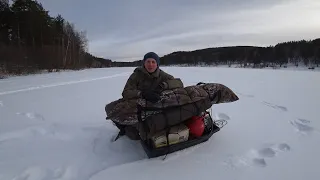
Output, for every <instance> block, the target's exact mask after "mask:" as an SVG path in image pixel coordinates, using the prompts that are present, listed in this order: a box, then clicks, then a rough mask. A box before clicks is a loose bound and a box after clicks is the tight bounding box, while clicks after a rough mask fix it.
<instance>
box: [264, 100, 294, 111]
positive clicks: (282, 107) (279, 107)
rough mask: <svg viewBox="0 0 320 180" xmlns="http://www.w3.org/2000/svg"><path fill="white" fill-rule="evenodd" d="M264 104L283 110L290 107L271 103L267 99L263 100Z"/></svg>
mask: <svg viewBox="0 0 320 180" xmlns="http://www.w3.org/2000/svg"><path fill="white" fill-rule="evenodd" d="M262 104H264V105H266V106H269V107H272V108H274V109H278V110H281V111H288V108H286V107H284V106H279V105H276V104H271V103H269V102H266V101H263V102H262Z"/></svg>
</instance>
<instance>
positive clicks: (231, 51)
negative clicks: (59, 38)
mask: <svg viewBox="0 0 320 180" xmlns="http://www.w3.org/2000/svg"><path fill="white" fill-rule="evenodd" d="M160 62H161V64H162V65H191V66H193V65H229V66H231V65H233V64H237V65H238V66H239V67H248V66H250V67H255V68H263V67H268V66H270V67H281V66H285V65H286V64H288V63H291V64H294V65H295V66H297V67H298V66H299V65H301V64H302V65H305V66H309V67H310V68H314V67H315V66H317V67H319V64H320V38H319V39H314V40H308V41H306V40H301V41H290V42H283V43H278V44H276V45H275V46H268V47H256V46H231V47H216V48H207V49H199V50H195V51H177V52H173V53H170V54H167V55H164V56H163V57H161V58H160ZM140 64H141V60H137V61H134V62H116V63H115V62H112V66H120V67H124V66H137V65H140Z"/></svg>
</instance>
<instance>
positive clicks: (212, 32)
mask: <svg viewBox="0 0 320 180" xmlns="http://www.w3.org/2000/svg"><path fill="white" fill-rule="evenodd" d="M43 5H44V7H45V8H46V9H49V10H51V9H52V13H55V14H57V13H60V14H62V16H63V17H65V18H66V19H67V20H69V21H71V22H74V23H75V25H76V28H79V29H83V30H86V31H87V35H88V38H89V51H90V52H91V53H92V54H94V55H97V56H102V57H105V58H110V59H112V60H119V61H122V60H137V59H141V57H142V56H143V55H144V54H145V53H146V52H148V51H155V52H157V53H159V55H164V54H167V53H171V52H172V51H177V50H194V49H198V48H207V47H213V46H224V45H264V46H267V45H274V44H276V43H277V42H282V41H287V40H299V39H302V38H306V39H312V38H316V36H318V34H317V32H319V30H320V21H318V20H317V17H320V12H319V11H318V9H319V8H320V2H319V1H317V0H268V1H265V0H247V1H239V0H228V1H227V0H198V1H194V0H179V1H169V0H162V1H156V0H135V1H124V0H117V1H103V0H100V1H99V0H97V1H94V2H91V3H89V2H88V1H85V0H69V1H62V0H60V1H59V0H56V1H44V0H43ZM62 5H63V6H62Z"/></svg>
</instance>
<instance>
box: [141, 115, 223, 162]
mask: <svg viewBox="0 0 320 180" xmlns="http://www.w3.org/2000/svg"><path fill="white" fill-rule="evenodd" d="M206 113H207V114H209V117H210V118H209V120H211V123H210V124H211V128H209V131H207V132H205V133H204V134H203V135H202V136H200V137H198V138H191V139H189V140H187V141H185V142H180V143H177V144H169V145H166V146H163V147H159V148H154V147H153V145H152V142H151V140H150V139H149V140H145V141H143V140H140V142H141V145H142V147H143V149H144V151H145V152H146V154H147V156H148V157H149V158H155V157H159V156H163V155H167V154H171V153H173V152H176V151H180V150H183V149H186V148H189V147H191V146H195V145H197V144H200V143H203V142H206V141H207V140H208V139H210V137H211V136H212V135H213V134H214V133H216V132H218V131H220V129H221V127H219V125H218V124H216V122H215V121H213V119H212V117H211V114H210V113H209V112H206Z"/></svg>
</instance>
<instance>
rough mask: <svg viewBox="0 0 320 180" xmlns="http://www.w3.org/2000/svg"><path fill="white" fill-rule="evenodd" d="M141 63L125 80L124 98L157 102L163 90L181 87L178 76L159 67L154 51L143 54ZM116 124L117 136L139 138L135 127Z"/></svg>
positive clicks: (157, 57)
mask: <svg viewBox="0 0 320 180" xmlns="http://www.w3.org/2000/svg"><path fill="white" fill-rule="evenodd" d="M142 63H143V64H142V67H137V68H136V69H135V70H134V71H133V73H132V74H131V75H130V77H129V79H128V80H127V82H126V84H125V86H124V89H123V92H122V96H123V98H124V99H131V98H139V97H142V98H144V99H146V100H148V101H150V102H157V101H159V100H160V93H161V92H162V91H163V90H168V89H175V88H183V83H182V81H181V80H180V79H179V78H175V77H173V76H172V75H170V74H168V73H166V72H164V71H163V70H161V69H160V68H159V65H160V59H159V56H158V55H157V54H156V53H154V52H149V53H147V54H145V55H144V57H143V61H142ZM116 126H117V127H118V128H119V129H120V133H119V135H118V137H119V136H121V135H127V136H128V137H129V138H130V139H132V140H139V138H140V137H139V133H138V130H137V129H136V127H134V126H125V125H120V124H118V123H116ZM118 137H117V138H118Z"/></svg>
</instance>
